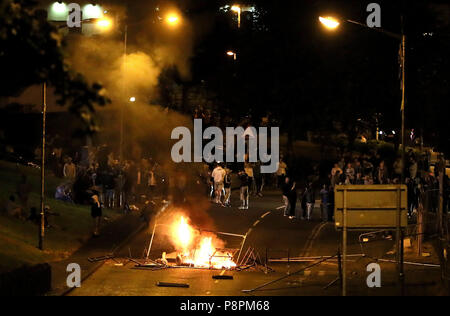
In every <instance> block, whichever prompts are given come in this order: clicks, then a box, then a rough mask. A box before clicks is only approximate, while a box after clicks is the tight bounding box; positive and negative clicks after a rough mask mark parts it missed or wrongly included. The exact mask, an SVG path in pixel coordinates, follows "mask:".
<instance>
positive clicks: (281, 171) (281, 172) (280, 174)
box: [277, 157, 287, 188]
mask: <svg viewBox="0 0 450 316" xmlns="http://www.w3.org/2000/svg"><path fill="white" fill-rule="evenodd" d="M286 169H287V165H286V163H285V162H284V161H283V157H281V158H280V162H279V163H278V170H277V187H279V188H281V186H282V185H283V184H284V178H285V177H286Z"/></svg>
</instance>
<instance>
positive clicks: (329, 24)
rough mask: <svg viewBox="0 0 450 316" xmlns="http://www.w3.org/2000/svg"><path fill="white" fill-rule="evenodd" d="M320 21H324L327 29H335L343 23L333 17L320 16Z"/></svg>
mask: <svg viewBox="0 0 450 316" xmlns="http://www.w3.org/2000/svg"><path fill="white" fill-rule="evenodd" d="M319 21H320V23H322V24H323V25H324V26H325V27H326V28H327V29H330V30H334V29H336V28H338V27H339V25H340V24H341V23H339V21H338V20H336V19H335V18H332V17H319Z"/></svg>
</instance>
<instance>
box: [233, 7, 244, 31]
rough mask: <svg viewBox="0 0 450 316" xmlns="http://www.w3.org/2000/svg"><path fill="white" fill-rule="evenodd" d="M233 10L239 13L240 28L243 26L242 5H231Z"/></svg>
mask: <svg viewBox="0 0 450 316" xmlns="http://www.w3.org/2000/svg"><path fill="white" fill-rule="evenodd" d="M231 11H234V12H236V13H237V15H238V28H241V12H242V9H241V7H240V6H238V5H234V6H232V7H231Z"/></svg>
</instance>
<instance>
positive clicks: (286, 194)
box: [282, 177, 297, 219]
mask: <svg viewBox="0 0 450 316" xmlns="http://www.w3.org/2000/svg"><path fill="white" fill-rule="evenodd" d="M282 190H283V199H284V201H285V209H284V215H285V216H289V219H294V218H295V217H296V212H295V211H296V208H297V188H296V183H295V181H292V180H291V179H290V178H289V177H286V178H285V179H284V185H283V187H282Z"/></svg>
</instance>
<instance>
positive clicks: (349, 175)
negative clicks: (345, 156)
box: [345, 163, 355, 184]
mask: <svg viewBox="0 0 450 316" xmlns="http://www.w3.org/2000/svg"><path fill="white" fill-rule="evenodd" d="M345 177H346V179H348V182H350V183H348V184H352V183H353V182H354V180H355V169H354V168H353V166H352V164H351V163H349V164H347V168H346V169H345Z"/></svg>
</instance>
